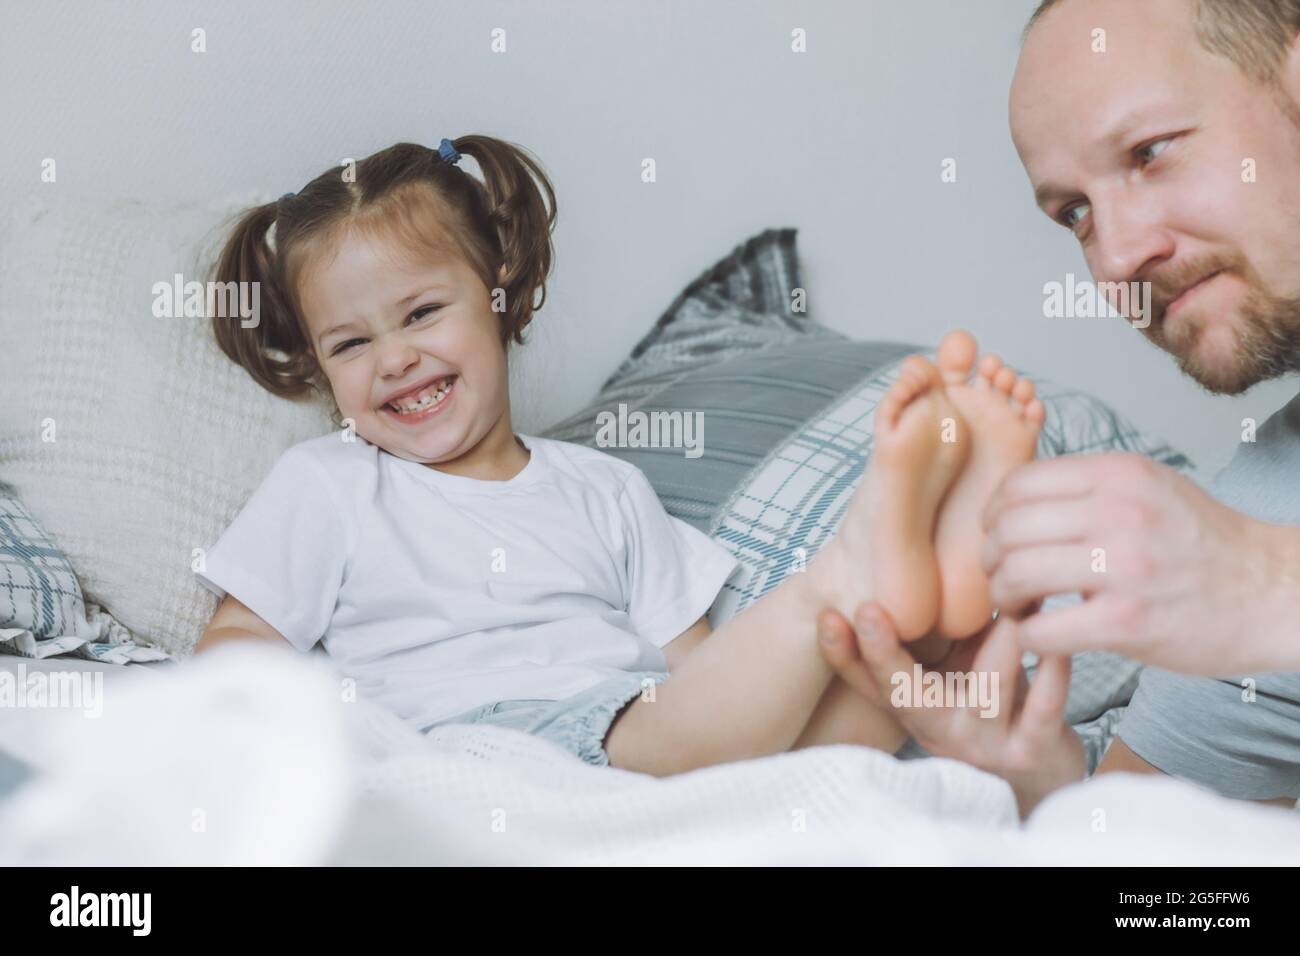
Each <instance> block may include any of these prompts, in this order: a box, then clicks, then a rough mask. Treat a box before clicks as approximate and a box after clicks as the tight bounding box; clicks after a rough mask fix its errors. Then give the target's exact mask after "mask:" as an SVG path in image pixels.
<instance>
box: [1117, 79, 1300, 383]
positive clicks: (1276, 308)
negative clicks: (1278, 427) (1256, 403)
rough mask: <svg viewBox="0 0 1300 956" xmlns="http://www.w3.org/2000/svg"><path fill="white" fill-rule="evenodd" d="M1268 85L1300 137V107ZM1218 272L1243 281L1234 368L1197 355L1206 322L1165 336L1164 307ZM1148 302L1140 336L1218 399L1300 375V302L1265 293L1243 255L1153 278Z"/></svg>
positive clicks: (1277, 86) (1215, 259) (1274, 85)
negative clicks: (1147, 319)
mask: <svg viewBox="0 0 1300 956" xmlns="http://www.w3.org/2000/svg"><path fill="white" fill-rule="evenodd" d="M1270 86H1271V92H1272V96H1273V101H1274V103H1275V104H1276V105H1277V106H1278V108H1279V110H1280V111H1281V113H1282V115H1283V116H1284V117H1285V118H1286V120H1287V122H1288V123H1289V124H1290V128H1291V130H1292V132H1293V133H1295V134H1297V135H1298V136H1300V103H1297V102H1296V101H1295V100H1293V99H1292V98H1291V96H1290V95H1289V94H1288V93H1287V91H1286V90H1285V89H1283V88H1282V86H1281V84H1280V83H1278V82H1277V81H1276V80H1275V81H1273V82H1272V83H1271V84H1270ZM1217 271H1224V272H1227V273H1230V274H1233V275H1236V276H1238V277H1239V278H1241V279H1242V280H1244V281H1245V283H1246V289H1247V292H1246V299H1245V301H1244V302H1243V303H1242V305H1241V316H1240V324H1239V325H1238V326H1237V329H1236V334H1235V336H1234V338H1235V339H1236V341H1235V343H1234V348H1233V349H1232V357H1233V358H1235V359H1236V364H1235V366H1232V367H1226V366H1225V364H1224V363H1222V362H1219V363H1214V364H1207V363H1204V362H1201V361H1199V360H1198V359H1197V358H1196V357H1195V352H1196V344H1197V341H1198V340H1199V339H1200V337H1201V336H1202V335H1203V334H1204V333H1205V331H1206V324H1205V323H1200V322H1198V323H1183V324H1181V328H1180V331H1179V333H1178V334H1177V335H1176V336H1168V335H1166V334H1165V333H1166V329H1165V325H1164V318H1165V309H1166V308H1167V307H1168V305H1169V302H1170V300H1171V299H1172V298H1174V297H1175V296H1176V295H1178V293H1179V292H1180V291H1181V290H1183V289H1186V288H1188V286H1189V285H1191V283H1192V282H1194V281H1195V280H1196V279H1199V278H1203V277H1205V276H1208V275H1210V274H1211V273H1213V272H1217ZM1151 299H1152V301H1151V303H1150V305H1151V308H1152V313H1153V316H1152V318H1153V321H1152V322H1151V324H1150V325H1149V326H1148V327H1147V328H1145V329H1143V334H1144V335H1146V337H1147V338H1148V339H1150V340H1151V341H1152V342H1154V343H1155V344H1156V345H1157V346H1159V347H1160V348H1162V349H1164V350H1165V351H1166V352H1168V353H1169V354H1170V355H1172V356H1173V357H1174V359H1175V360H1176V361H1177V362H1178V367H1179V368H1180V369H1182V371H1183V372H1184V373H1186V374H1187V375H1189V376H1191V377H1192V378H1193V379H1195V380H1196V381H1197V382H1199V383H1200V384H1201V386H1202V387H1204V388H1205V389H1206V390H1207V391H1210V392H1213V393H1214V394H1216V395H1240V394H1241V393H1242V392H1244V391H1246V389H1248V388H1250V387H1251V386H1253V385H1258V384H1259V383H1260V382H1264V381H1267V380H1269V379H1272V378H1278V377H1280V376H1283V375H1287V374H1289V373H1291V372H1300V298H1297V297H1291V298H1285V297H1281V296H1275V295H1271V294H1269V293H1268V292H1267V291H1266V290H1265V286H1264V284H1263V282H1262V281H1261V280H1260V277H1259V275H1258V274H1257V273H1256V272H1255V270H1254V269H1253V268H1252V267H1251V265H1250V263H1249V262H1247V261H1246V259H1245V257H1244V256H1242V255H1225V256H1219V257H1210V258H1209V259H1203V260H1199V261H1197V262H1193V263H1190V264H1188V265H1185V266H1183V267H1181V268H1180V269H1179V270H1178V271H1177V272H1176V273H1175V272H1166V273H1164V274H1162V275H1161V276H1160V277H1159V278H1158V279H1157V278H1155V277H1153V278H1152V281H1151ZM1209 321H1210V322H1213V319H1210V320H1209ZM1171 339H1173V340H1172V341H1171Z"/></svg>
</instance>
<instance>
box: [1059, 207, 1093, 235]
mask: <svg viewBox="0 0 1300 956" xmlns="http://www.w3.org/2000/svg"><path fill="white" fill-rule="evenodd" d="M1087 213H1088V204H1087V203H1086V202H1081V203H1076V204H1075V205H1073V206H1070V207H1069V208H1067V209H1063V210H1062V211H1061V214H1060V215H1059V216H1057V217H1056V218H1057V220H1058V221H1059V222H1060V223H1061V225H1063V226H1064V227H1065V228H1066V229H1077V228H1078V227H1079V223H1081V222H1083V217H1084V216H1085V215H1087Z"/></svg>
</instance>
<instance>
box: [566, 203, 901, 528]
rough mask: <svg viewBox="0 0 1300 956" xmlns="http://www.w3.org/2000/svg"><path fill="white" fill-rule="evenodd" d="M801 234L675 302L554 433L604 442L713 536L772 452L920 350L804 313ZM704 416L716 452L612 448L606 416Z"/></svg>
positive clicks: (758, 239) (705, 279)
mask: <svg viewBox="0 0 1300 956" xmlns="http://www.w3.org/2000/svg"><path fill="white" fill-rule="evenodd" d="M800 292H802V286H801V285H800V280H799V267H798V258H797V255H796V250H795V230H793V229H771V230H768V231H767V232H763V233H761V234H759V235H757V236H755V237H754V238H752V239H750V240H749V241H748V242H745V243H743V244H742V245H740V246H738V247H737V248H736V249H735V250H734V251H733V252H732V253H731V254H730V255H728V256H727V257H725V258H724V259H722V260H721V261H719V262H718V263H717V264H715V265H714V266H712V267H711V268H709V269H707V270H706V271H705V272H704V273H703V274H702V275H701V276H700V277H699V278H697V279H696V280H695V281H694V282H692V283H691V284H690V285H688V286H687V287H686V289H685V290H684V291H683V292H682V293H681V295H679V296H678V297H677V299H676V300H675V301H674V302H673V303H672V305H670V306H669V307H668V309H667V311H665V312H664V314H663V315H662V316H660V317H659V319H658V320H657V321H656V322H655V324H654V326H653V327H652V328H651V329H650V331H649V332H648V333H647V334H646V335H645V337H644V338H642V339H641V341H640V342H638V343H637V345H636V346H635V347H634V348H633V349H632V351H631V353H630V354H629V355H628V357H627V358H626V359H625V360H624V361H623V363H622V364H621V365H619V367H618V369H617V370H615V372H614V374H613V375H611V376H610V377H609V379H608V380H607V381H606V382H605V384H604V385H603V386H602V387H601V390H600V393H599V394H598V395H597V397H596V398H595V400H594V401H592V402H591V404H589V405H588V406H587V407H585V408H583V409H582V410H581V411H579V412H576V413H574V414H573V415H571V416H569V417H568V418H566V419H565V420H564V421H562V422H559V423H558V424H556V425H553V426H552V427H550V428H548V429H547V430H546V431H544V432H543V433H542V435H543V436H544V437H549V438H554V439H558V440H560V441H569V442H575V443H577V444H585V445H590V446H591V447H600V448H601V450H602V451H605V452H608V453H609V454H611V455H614V456H616V457H618V458H622V459H623V460H625V461H628V462H631V463H632V464H634V465H636V466H637V467H638V468H640V469H641V470H642V471H643V472H645V474H646V477H647V478H648V479H649V480H650V483H651V485H653V486H654V489H655V491H656V492H658V494H659V497H660V499H661V500H662V501H663V503H664V507H665V508H666V509H667V511H668V513H669V514H671V515H674V516H675V517H678V518H681V519H682V520H683V521H686V522H688V523H689V524H692V525H694V526H695V527H696V528H698V529H700V530H702V531H706V532H707V531H711V530H712V529H713V527H714V526H715V525H716V523H717V521H718V519H719V518H720V516H721V513H722V508H723V506H724V505H725V504H726V503H727V501H728V500H729V499H730V498H731V497H732V495H733V494H734V492H735V491H736V489H737V488H738V487H740V486H741V484H743V482H744V480H745V478H746V476H747V475H749V474H750V473H751V472H752V471H753V470H754V469H755V468H756V467H757V466H758V465H759V464H760V463H761V462H762V461H763V460H764V459H766V458H767V456H768V455H769V454H770V453H771V451H772V449H773V448H775V447H777V446H778V445H780V444H781V443H782V442H784V441H785V440H786V439H787V438H789V437H790V436H791V435H792V434H794V433H795V432H796V431H797V430H798V429H799V428H801V427H803V426H804V425H805V424H806V423H807V422H808V421H810V420H811V419H812V418H813V417H814V416H816V415H817V414H818V413H819V412H821V411H822V410H823V409H825V408H826V407H827V406H828V405H830V404H831V403H832V402H834V401H836V400H837V399H838V398H840V397H841V396H842V395H843V394H844V393H845V392H846V391H847V390H849V389H851V388H853V387H854V386H855V385H858V384H859V383H860V382H862V381H863V379H864V378H866V377H868V376H870V375H871V374H874V373H876V372H879V371H880V370H882V369H884V368H886V367H888V366H890V365H891V364H893V363H894V362H896V361H898V360H899V359H900V358H902V357H903V356H905V355H907V354H909V353H910V352H913V351H915V350H916V348H915V347H914V346H909V345H901V344H898V343H895V342H855V341H852V340H851V339H848V338H846V337H845V336H843V335H841V334H840V333H838V332H835V331H832V330H831V329H828V328H826V327H825V326H822V325H818V324H817V323H816V322H814V321H813V320H812V319H811V318H810V317H809V314H808V313H807V312H806V311H795V310H794V308H793V306H794V304H795V302H796V299H795V296H796V295H797V294H799V293H800ZM620 405H624V406H625V410H626V412H627V413H632V412H645V413H650V412H663V413H673V412H678V413H682V414H687V413H693V412H700V413H701V414H702V417H703V422H704V426H705V431H704V445H705V447H706V448H707V452H706V453H705V454H704V455H702V456H700V457H698V458H687V457H686V455H685V453H684V451H683V449H682V448H681V447H665V448H653V447H637V448H633V447H622V448H620V447H604V446H602V445H600V444H599V443H598V440H597V439H598V434H599V424H598V416H600V415H602V414H603V413H608V414H610V415H614V416H617V415H618V413H619V406H620Z"/></svg>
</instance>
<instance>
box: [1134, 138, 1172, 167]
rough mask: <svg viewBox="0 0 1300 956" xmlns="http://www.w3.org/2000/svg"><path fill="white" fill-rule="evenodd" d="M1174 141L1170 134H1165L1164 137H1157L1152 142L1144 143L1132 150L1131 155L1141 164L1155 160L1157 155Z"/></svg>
mask: <svg viewBox="0 0 1300 956" xmlns="http://www.w3.org/2000/svg"><path fill="white" fill-rule="evenodd" d="M1173 141H1174V138H1173V137H1172V136H1166V137H1165V138H1164V139H1158V140H1156V141H1155V142H1154V143H1146V144H1144V145H1142V146H1139V147H1138V148H1137V149H1135V150H1133V155H1135V156H1136V157H1137V158H1138V161H1139V162H1141V163H1142V164H1143V165H1146V164H1148V163H1153V162H1155V159H1156V157H1157V156H1159V155H1160V154H1161V153H1163V152H1164V151H1165V149H1166V148H1167V147H1168V146H1169V144H1170V143H1172V142H1173Z"/></svg>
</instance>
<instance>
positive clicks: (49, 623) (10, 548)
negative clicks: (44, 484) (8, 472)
mask: <svg viewBox="0 0 1300 956" xmlns="http://www.w3.org/2000/svg"><path fill="white" fill-rule="evenodd" d="M85 615H86V605H85V601H84V600H83V599H82V596H81V585H80V584H79V583H77V575H76V573H75V572H74V571H73V570H72V565H71V564H70V563H69V562H68V559H67V557H66V556H64V554H63V552H62V551H60V550H59V549H58V548H57V547H56V546H55V544H54V542H53V541H51V540H50V538H49V536H48V535H46V533H45V530H44V529H43V528H42V527H41V526H40V524H39V523H38V522H37V521H36V519H35V518H34V517H33V516H32V513H31V512H30V511H28V510H27V509H26V508H25V507H23V504H22V502H20V501H19V500H18V499H17V498H16V497H15V496H14V495H13V494H12V492H11V491H10V489H9V488H8V487H6V486H4V485H0V635H4V634H5V633H6V632H7V631H8V630H12V629H15V628H17V629H19V630H25V631H30V632H31V633H32V634H33V635H35V636H36V637H60V636H62V635H65V634H73V633H75V632H76V630H77V624H78V622H79V621H81V620H82V619H84V617H85Z"/></svg>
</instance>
